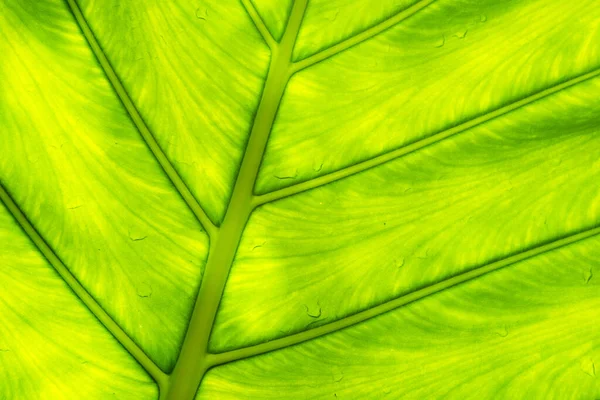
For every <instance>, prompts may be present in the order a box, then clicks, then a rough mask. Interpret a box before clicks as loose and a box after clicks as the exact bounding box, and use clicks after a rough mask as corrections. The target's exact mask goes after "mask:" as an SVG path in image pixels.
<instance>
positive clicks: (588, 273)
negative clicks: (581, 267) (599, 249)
mask: <svg viewBox="0 0 600 400" xmlns="http://www.w3.org/2000/svg"><path fill="white" fill-rule="evenodd" d="M593 277H594V272H593V271H592V267H590V268H589V269H588V270H587V271H585V273H584V274H583V281H584V282H585V283H586V284H587V283H589V281H590V280H591V279H592V278H593Z"/></svg>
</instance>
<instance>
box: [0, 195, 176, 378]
mask: <svg viewBox="0 0 600 400" xmlns="http://www.w3.org/2000/svg"><path fill="white" fill-rule="evenodd" d="M0 200H2V202H3V203H4V205H5V206H6V208H7V209H8V211H9V212H10V213H11V214H12V216H13V217H14V219H15V220H16V221H17V223H18V224H19V225H20V226H21V228H22V229H23V231H24V232H25V233H26V234H27V236H29V238H30V239H31V241H32V242H33V243H34V244H35V246H36V247H37V248H38V249H39V251H40V252H41V253H42V254H43V255H44V257H46V259H47V260H48V262H49V263H50V265H52V267H53V268H54V269H55V270H56V272H57V273H58V275H60V277H61V278H62V279H63V281H64V282H65V283H66V284H67V285H68V286H69V287H70V288H71V290H72V291H73V293H75V295H76V296H77V297H78V298H79V299H80V300H81V302H82V303H83V304H84V305H85V306H86V307H87V308H88V309H89V310H90V311H91V312H92V314H94V316H95V317H96V318H97V319H98V321H100V323H102V325H104V327H106V329H107V330H108V331H109V332H110V333H111V334H112V335H113V336H114V337H115V338H116V339H117V340H118V341H119V343H121V345H122V346H123V347H124V348H125V349H126V350H127V351H128V352H129V353H130V354H131V355H132V356H133V357H134V358H135V359H136V360H137V362H138V363H140V365H141V366H142V367H143V368H144V369H145V370H146V371H147V372H148V374H150V376H151V377H152V378H153V379H154V380H155V381H156V383H158V385H159V387H164V384H165V383H166V380H167V376H166V374H165V373H164V372H163V371H162V370H161V369H160V368H159V367H158V366H157V365H156V364H155V363H154V362H153V361H152V360H151V359H150V358H149V357H148V356H147V355H146V353H144V351H143V350H142V349H141V348H140V347H139V346H138V345H137V344H136V343H135V342H134V341H133V340H132V339H131V338H130V337H129V335H127V333H125V331H123V329H121V327H120V326H119V325H118V324H117V323H116V322H115V321H114V320H113V319H112V318H111V317H110V315H108V314H107V313H106V311H104V309H103V308H102V306H101V305H100V304H99V303H98V302H97V301H96V300H95V299H94V298H93V297H92V295H90V293H89V292H88V291H87V290H86V289H85V288H84V287H83V286H82V285H81V283H79V281H78V280H77V278H75V276H74V275H73V274H72V273H71V272H70V271H69V270H68V269H67V267H66V266H65V265H64V264H63V262H62V261H61V260H60V258H58V256H57V255H56V254H55V253H54V251H53V250H52V249H51V248H50V246H48V244H47V243H46V241H45V240H44V239H43V238H42V237H41V236H40V234H39V233H38V231H37V230H36V229H35V228H34V227H33V225H31V223H30V222H29V220H28V219H27V217H26V216H25V214H23V212H22V211H21V209H20V208H19V206H17V204H16V203H15V202H14V200H13V199H12V198H11V196H10V195H9V194H8V192H7V191H6V190H5V189H4V187H3V186H1V185H0Z"/></svg>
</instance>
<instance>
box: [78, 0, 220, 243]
mask: <svg viewBox="0 0 600 400" xmlns="http://www.w3.org/2000/svg"><path fill="white" fill-rule="evenodd" d="M67 4H68V5H69V7H70V9H71V12H72V13H73V15H74V16H75V19H76V20H77V23H78V24H79V27H80V28H81V31H82V32H83V35H84V36H85V38H86V39H87V42H88V43H89V45H90V48H91V49H92V51H93V53H94V55H95V56H96V58H97V59H98V62H99V63H100V65H101V66H102V69H103V70H104V73H105V74H106V76H107V78H108V80H109V81H110V83H111V84H112V86H113V87H114V89H115V91H116V92H117V95H118V96H119V99H120V100H121V102H122V103H123V106H124V107H125V109H126V110H127V112H128V113H129V116H130V117H131V120H132V121H133V123H134V124H135V126H136V128H137V129H138V131H139V132H140V134H141V135H142V138H143V139H144V141H145V142H146V144H147V145H148V147H149V149H150V151H151V152H152V154H153V155H154V157H155V158H156V160H157V161H158V163H159V164H160V166H161V167H162V169H163V170H164V171H165V173H166V174H167V176H168V177H169V179H170V180H171V182H172V183H173V185H174V186H175V188H176V189H177V191H178V192H179V194H180V195H181V197H182V198H183V200H184V201H185V202H186V204H187V205H188V207H189V208H190V210H191V211H192V213H194V215H195V216H196V218H197V219H198V221H200V223H201V224H202V227H203V228H204V229H205V230H206V232H207V233H208V235H209V236H210V237H211V238H213V237H214V235H215V233H216V232H217V230H218V228H217V227H216V225H215V224H213V222H212V221H211V220H210V218H209V217H208V215H207V214H206V213H205V212H204V210H203V209H202V207H201V206H200V204H199V203H198V201H197V200H196V198H195V197H194V196H193V195H192V193H191V192H190V189H189V188H188V187H187V185H186V184H185V183H184V182H183V180H182V179H181V177H180V176H179V174H178V173H177V171H176V170H175V168H174V167H173V165H172V164H171V162H170V161H169V159H168V158H167V156H166V155H165V153H164V152H163V151H162V149H161V147H160V146H159V144H158V142H157V141H156V139H155V138H154V136H153V135H152V132H150V129H148V126H146V123H145V122H144V120H143V119H142V116H141V115H140V113H139V112H138V110H137V108H136V107H135V105H134V104H133V101H132V100H131V98H130V97H129V94H128V93H127V91H126V90H125V87H124V86H123V84H122V83H121V80H120V79H119V77H118V76H117V74H116V72H115V70H114V69H113V67H112V65H111V64H110V62H109V61H108V58H106V55H105V54H104V51H103V50H102V47H101V46H100V44H99V43H98V41H97V40H96V37H95V36H94V33H93V32H92V30H91V28H90V27H89V25H88V23H87V21H86V20H85V17H84V16H83V14H82V12H81V10H80V9H79V6H78V5H77V3H76V2H75V0H67Z"/></svg>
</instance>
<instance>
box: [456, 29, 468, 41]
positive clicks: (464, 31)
mask: <svg viewBox="0 0 600 400" xmlns="http://www.w3.org/2000/svg"><path fill="white" fill-rule="evenodd" d="M468 31H469V30H468V29H462V30H460V31H458V32H456V33H455V34H454V36H456V37H457V38H459V39H464V38H465V36H467V32H468Z"/></svg>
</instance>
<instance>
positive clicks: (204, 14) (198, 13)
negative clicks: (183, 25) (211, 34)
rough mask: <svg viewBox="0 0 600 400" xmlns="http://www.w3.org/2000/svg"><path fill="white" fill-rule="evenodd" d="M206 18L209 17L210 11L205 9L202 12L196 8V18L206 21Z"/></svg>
mask: <svg viewBox="0 0 600 400" xmlns="http://www.w3.org/2000/svg"><path fill="white" fill-rule="evenodd" d="M206 17H208V9H206V8H205V9H204V11H200V8H196V18H198V19H201V20H202V21H206Z"/></svg>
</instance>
